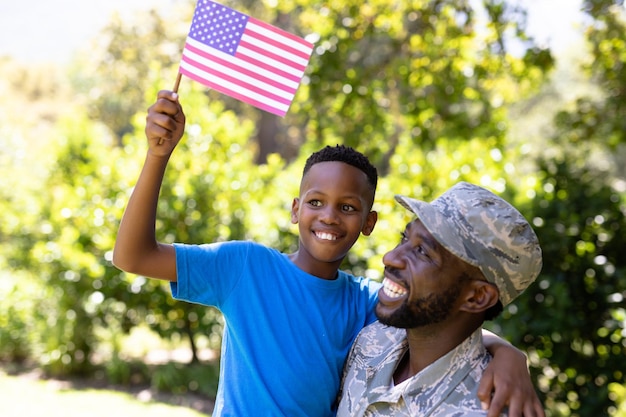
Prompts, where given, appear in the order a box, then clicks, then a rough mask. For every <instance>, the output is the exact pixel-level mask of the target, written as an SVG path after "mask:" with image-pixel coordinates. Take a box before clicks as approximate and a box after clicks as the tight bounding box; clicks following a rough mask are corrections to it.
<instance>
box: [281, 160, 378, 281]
mask: <svg viewBox="0 0 626 417" xmlns="http://www.w3.org/2000/svg"><path fill="white" fill-rule="evenodd" d="M373 199H374V190H373V189H372V187H371V186H370V185H369V183H368V180H367V176H366V175H365V173H364V172H362V171H361V170H359V169H358V168H355V167H353V166H351V165H349V164H346V163H344V162H335V161H333V162H320V163H317V164H315V165H313V166H312V167H311V169H310V170H309V171H308V172H307V173H306V175H305V176H304V177H303V178H302V182H301V184H300V197H299V198H295V199H294V200H293V204H292V208H291V221H292V223H294V224H298V229H299V233H300V244H299V248H298V251H297V252H296V253H295V254H293V255H292V256H291V259H292V260H293V262H294V263H295V264H296V265H298V267H300V269H302V270H304V271H305V272H308V273H309V274H312V275H315V276H318V277H320V278H325V279H333V278H335V276H336V273H337V269H338V268H339V266H340V264H341V261H343V258H344V257H345V256H346V254H347V253H348V251H349V250H350V248H351V247H352V245H354V243H355V242H356V240H357V239H358V238H359V235H360V234H361V233H363V234H364V235H366V236H367V235H369V234H370V233H371V232H372V230H373V229H374V225H375V224H376V220H377V214H376V212H374V211H371V207H372V204H373Z"/></svg>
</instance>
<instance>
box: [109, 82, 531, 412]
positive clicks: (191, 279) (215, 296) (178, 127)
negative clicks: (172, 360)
mask: <svg viewBox="0 0 626 417" xmlns="http://www.w3.org/2000/svg"><path fill="white" fill-rule="evenodd" d="M184 125H185V115H184V113H183V110H182V107H181V105H180V103H179V101H178V95H176V94H175V93H172V92H169V91H161V92H159V94H158V98H157V101H156V103H155V104H154V105H152V106H151V107H150V109H149V111H148V117H147V122H146V136H147V138H148V142H149V150H148V152H147V155H146V160H145V163H144V167H143V169H142V172H141V174H140V176H139V179H138V181H137V185H136V186H135V189H134V190H133V193H132V195H131V198H130V201H129V202H128V206H127V207H126V211H125V213H124V217H123V219H122V221H121V224H120V229H119V233H118V236H117V240H116V243H115V250H114V255H113V262H114V264H115V265H116V266H117V267H119V268H120V269H122V270H124V271H127V272H130V273H135V274H141V275H144V276H148V277H152V278H157V279H165V280H169V281H170V282H171V289H172V294H173V296H174V297H175V298H177V299H181V300H185V301H189V302H194V303H201V304H205V305H212V306H215V307H217V308H218V309H219V310H220V311H221V312H222V313H223V315H224V318H225V323H226V324H225V329H224V336H223V340H222V354H221V361H222V362H221V367H220V382H219V388H218V395H217V399H216V406H215V410H214V413H213V416H216V417H217V416H225V415H235V416H252V415H267V416H289V417H293V416H307V417H314V416H333V415H334V413H335V410H334V401H335V399H336V395H337V392H338V389H339V383H340V376H341V370H342V367H343V363H344V361H345V358H346V356H347V354H348V351H349V349H350V346H351V345H352V342H353V341H354V339H355V338H356V336H357V334H358V332H359V331H360V330H361V329H362V328H363V327H364V326H365V325H367V324H369V323H371V322H373V321H374V320H375V315H374V306H375V304H376V300H377V298H376V297H377V296H376V294H377V291H378V289H379V288H380V284H377V283H374V282H370V281H369V280H366V279H363V278H356V277H353V276H351V275H349V274H346V273H344V272H342V271H339V266H340V265H341V262H342V261H343V259H344V257H345V256H346V254H347V253H348V251H349V249H350V248H351V247H352V245H353V244H354V242H356V240H357V239H358V237H359V235H360V234H361V233H362V234H364V235H366V236H367V235H369V234H370V233H371V232H372V230H373V228H374V225H375V224H376V220H377V214H376V212H374V211H372V210H371V208H372V205H373V203H374V194H375V189H376V182H377V173H376V170H375V168H374V167H373V166H371V164H370V163H369V161H367V159H366V158H365V157H364V156H363V155H361V154H359V153H358V152H355V151H353V150H351V149H349V148H343V147H341V148H340V147H338V148H336V149H335V150H333V149H332V148H329V149H327V150H325V151H322V152H320V153H318V154H314V155H315V156H313V157H311V158H310V159H309V161H308V162H307V165H306V166H305V170H304V174H303V178H302V181H301V185H300V195H299V197H298V198H295V199H294V201H293V204H292V210H291V220H292V222H293V223H294V224H296V223H297V224H298V228H299V235H300V236H299V248H298V250H297V251H296V252H295V253H293V254H289V255H286V254H282V253H280V252H278V251H276V250H274V249H270V248H267V247H265V246H262V245H259V244H256V243H253V242H223V243H214V244H209V245H182V244H175V245H168V244H163V243H159V242H157V240H156V237H155V226H154V225H155V220H156V207H157V200H158V196H159V190H160V187H161V183H162V181H163V175H164V172H165V169H166V166H167V162H168V160H169V158H170V156H171V153H172V151H173V150H174V148H175V147H176V145H177V144H178V142H179V141H180V139H181V137H182V135H183V131H184ZM503 344H504V343H499V345H503ZM507 350H508V351H509V353H510V352H511V351H514V353H513V355H516V356H515V357H518V358H520V361H519V362H518V364H519V366H515V365H513V366H511V365H509V364H508V362H507V365H508V369H507V370H506V372H502V371H503V369H502V367H503V366H504V365H503V363H504V362H503V363H502V364H500V365H499V367H500V371H498V373H497V374H496V375H495V377H496V378H500V377H501V378H504V379H507V378H509V377H510V376H511V373H514V374H516V375H518V376H519V375H526V377H525V378H526V380H524V384H527V385H526V387H523V388H518V384H519V382H520V381H515V380H508V383H509V384H510V385H508V386H507V384H506V383H503V387H504V389H502V388H501V386H500V383H499V382H498V381H497V380H496V381H495V384H496V385H497V388H498V392H497V394H498V396H499V399H497V400H496V398H494V400H493V402H492V404H493V405H494V406H496V405H497V404H498V402H500V403H501V404H500V407H501V406H502V405H504V404H503V402H506V401H507V400H516V398H517V397H516V395H520V392H521V393H522V395H521V397H522V398H523V397H524V395H525V394H524V388H527V387H528V386H530V391H525V392H531V393H532V394H534V390H533V389H532V384H530V380H529V378H528V373H527V368H526V360H525V356H524V355H523V354H522V355H520V354H519V351H517V349H514V348H509V349H505V350H504V351H505V352H506V351H507ZM499 351H500V350H499ZM502 357H503V358H504V356H502ZM501 372H502V373H501ZM488 384H489V383H488ZM488 384H487V387H488V388H489V392H490V391H491V389H490V388H491V387H490V386H489V385H488ZM522 385H523V384H522ZM511 389H515V390H517V391H515V392H513V393H512V395H509V394H510V393H509V390H511ZM527 398H528V397H525V398H523V399H524V400H526V399H527ZM534 401H537V400H536V399H535V400H534Z"/></svg>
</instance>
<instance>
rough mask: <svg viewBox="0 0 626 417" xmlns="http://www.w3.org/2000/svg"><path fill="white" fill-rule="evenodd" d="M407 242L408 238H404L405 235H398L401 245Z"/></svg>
mask: <svg viewBox="0 0 626 417" xmlns="http://www.w3.org/2000/svg"><path fill="white" fill-rule="evenodd" d="M407 240H408V238H407V236H406V233H405V232H401V233H400V242H401V243H404V242H406V241H407Z"/></svg>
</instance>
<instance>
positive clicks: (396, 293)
mask: <svg viewBox="0 0 626 417" xmlns="http://www.w3.org/2000/svg"><path fill="white" fill-rule="evenodd" d="M383 291H384V293H385V295H386V296H387V297H391V298H399V297H402V296H403V295H405V294H406V293H407V290H405V289H404V288H402V287H401V286H400V285H398V284H396V283H395V282H393V281H391V280H389V279H387V278H385V279H384V280H383Z"/></svg>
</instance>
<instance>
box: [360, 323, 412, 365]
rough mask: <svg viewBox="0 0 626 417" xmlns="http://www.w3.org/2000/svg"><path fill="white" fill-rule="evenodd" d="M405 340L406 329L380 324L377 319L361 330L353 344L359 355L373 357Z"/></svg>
mask: <svg viewBox="0 0 626 417" xmlns="http://www.w3.org/2000/svg"><path fill="white" fill-rule="evenodd" d="M405 341H406V330H404V329H399V328H397V327H393V326H388V325H386V324H382V323H381V322H380V321H378V320H377V321H375V322H373V323H372V324H369V325H367V326H365V327H364V328H363V330H361V332H360V333H359V335H358V336H357V339H356V342H355V346H356V347H358V348H359V350H360V354H361V356H366V357H375V356H380V354H381V352H386V351H388V350H389V349H391V348H393V347H395V346H398V345H400V344H402V343H404V342H405Z"/></svg>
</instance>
